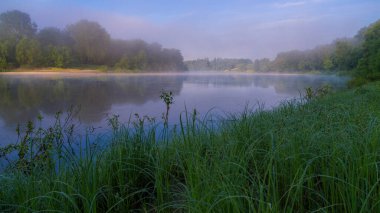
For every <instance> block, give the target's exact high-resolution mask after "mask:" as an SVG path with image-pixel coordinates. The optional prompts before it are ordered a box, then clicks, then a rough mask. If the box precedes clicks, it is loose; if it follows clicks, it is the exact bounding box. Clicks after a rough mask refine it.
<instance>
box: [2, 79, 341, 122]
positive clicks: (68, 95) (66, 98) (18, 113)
mask: <svg viewBox="0 0 380 213" xmlns="http://www.w3.org/2000/svg"><path fill="white" fill-rule="evenodd" d="M183 82H187V83H191V84H196V85H203V86H209V85H211V86H213V87H228V86H234V87H252V86H254V87H262V88H269V87H273V88H274V89H275V91H276V92H277V93H283V94H289V95H292V96H297V95H298V94H299V92H302V91H303V90H304V89H305V88H306V87H310V86H311V87H314V88H316V87H319V86H321V85H323V84H326V83H329V84H330V85H332V86H333V87H337V86H340V85H343V83H344V79H342V78H339V77H331V76H311V75H240V74H237V75H233V74H229V75H225V74H221V75H220V74H218V75H215V74H214V75H146V76H133V75H111V76H106V75H98V76H92V77H79V78H76V77H74V78H73V77H71V78H70V77H64V76H62V77H46V76H45V77H44V76H29V75H28V76H0V95H1V98H0V117H1V118H2V119H3V120H4V122H5V123H6V124H7V126H9V127H11V128H14V127H15V125H16V124H17V123H24V122H25V121H27V120H30V119H35V118H36V117H37V115H38V114H39V112H42V113H44V114H47V115H54V114H55V113H56V112H58V111H64V110H67V109H69V108H70V107H71V106H78V107H80V109H81V111H80V114H79V116H80V118H81V120H82V121H83V122H85V123H95V122H98V121H100V120H101V119H102V118H104V115H105V114H106V113H107V112H109V110H110V108H111V106H112V105H113V104H143V103H146V102H147V101H159V96H160V91H161V90H162V89H165V90H167V91H172V92H173V93H174V95H178V94H179V93H180V91H181V89H182V83H183ZM236 95H239V94H236Z"/></svg>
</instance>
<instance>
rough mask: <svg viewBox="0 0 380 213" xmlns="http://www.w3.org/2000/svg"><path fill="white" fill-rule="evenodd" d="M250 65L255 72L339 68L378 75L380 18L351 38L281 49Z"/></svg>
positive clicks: (366, 75) (366, 76) (370, 76)
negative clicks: (283, 50) (290, 49)
mask: <svg viewBox="0 0 380 213" xmlns="http://www.w3.org/2000/svg"><path fill="white" fill-rule="evenodd" d="M253 68H254V70H255V71H258V72H269V71H279V72H305V71H314V70H317V71H322V72H331V71H340V72H346V73H351V74H354V75H356V76H357V77H360V78H364V79H369V80H376V79H380V20H378V21H376V22H375V23H373V24H371V25H369V26H368V27H364V28H362V29H361V30H359V31H358V33H357V34H356V35H355V36H354V37H353V38H344V39H337V40H335V41H334V42H332V43H331V44H328V45H322V46H317V47H315V48H314V49H311V50H305V51H299V50H293V51H288V52H282V53H279V54H277V56H276V58H275V59H274V60H270V59H268V58H264V59H257V60H255V61H254V66H253Z"/></svg>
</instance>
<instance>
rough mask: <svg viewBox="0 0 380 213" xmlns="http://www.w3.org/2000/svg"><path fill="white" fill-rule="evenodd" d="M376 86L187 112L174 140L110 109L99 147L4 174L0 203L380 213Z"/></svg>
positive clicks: (4, 206)
mask: <svg viewBox="0 0 380 213" xmlns="http://www.w3.org/2000/svg"><path fill="white" fill-rule="evenodd" d="M379 91H380V83H379V82H377V83H371V84H368V85H365V86H363V87H360V88H355V89H351V90H347V91H343V92H338V93H335V94H329V95H326V96H321V95H320V94H315V93H313V94H311V95H310V96H309V97H308V101H306V100H303V102H302V104H299V103H297V102H286V103H284V104H283V105H281V106H280V107H277V108H275V109H273V110H271V111H257V112H250V111H249V110H247V111H246V112H243V113H241V114H238V115H230V116H228V117H226V118H225V119H223V120H222V121H220V122H219V123H217V124H216V123H213V122H208V123H205V122H206V121H207V119H205V120H204V121H203V122H201V121H198V120H197V119H196V116H193V115H194V114H190V113H189V114H188V116H183V117H182V125H179V126H178V127H177V131H176V132H177V133H176V134H174V135H173V136H172V137H171V139H167V137H157V136H156V135H155V131H153V130H152V131H148V130H146V129H144V128H141V124H142V123H144V122H145V123H146V122H149V120H147V119H143V118H140V119H139V120H137V121H135V122H132V123H130V126H129V127H130V128H122V127H121V125H120V124H119V123H118V121H117V119H116V118H111V119H110V126H111V127H112V129H113V130H112V131H113V136H112V138H110V140H111V145H109V146H106V147H105V148H104V149H102V150H98V151H91V152H90V151H88V152H86V154H85V155H82V157H80V156H78V155H76V154H75V155H74V154H73V153H71V152H70V151H68V150H66V151H64V150H61V151H63V152H62V153H61V154H63V156H64V157H63V158H62V160H66V162H68V163H66V164H65V166H60V167H57V164H58V162H50V163H54V165H55V166H53V167H52V168H53V169H49V167H46V166H41V165H39V166H36V167H35V168H34V169H31V170H28V171H27V172H25V171H23V172H21V171H19V170H18V172H17V170H16V172H15V171H14V170H13V172H12V171H9V172H6V173H3V174H2V175H1V176H0V211H17V212H30V211H40V210H51V211H53V210H58V211H63V212H92V211H95V210H96V211H98V212H106V211H110V212H123V211H126V210H130V211H133V210H140V211H155V212H156V211H160V212H173V211H191V212H209V211H216V212H218V211H223V212H250V211H258V212H283V211H288V212H305V211H329V212H378V211H380V205H379V200H380V186H379V183H380V177H379V175H378V174H379V172H380V171H379V167H378V162H379V158H380V157H379V156H380V155H379V154H380V153H379V150H380V121H379V119H380V105H379V103H380V92H379ZM110 131H111V130H110ZM163 135H165V132H164V133H163ZM157 138H162V139H161V140H159V141H158V140H157ZM87 142H88V144H93V143H95V142H97V141H87ZM88 147H91V146H90V145H89V146H88ZM41 168H43V169H41ZM57 168H59V169H58V171H56V170H57Z"/></svg>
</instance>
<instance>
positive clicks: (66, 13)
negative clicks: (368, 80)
mask: <svg viewBox="0 0 380 213" xmlns="http://www.w3.org/2000/svg"><path fill="white" fill-rule="evenodd" d="M13 9H17V10H21V11H23V12H26V13H28V14H30V16H31V18H32V19H33V20H34V21H35V22H36V23H37V25H38V26H39V28H43V27H47V26H57V27H60V28H62V29H63V28H64V27H65V26H66V25H68V24H72V23H75V22H76V21H78V20H80V19H88V20H93V21H97V22H99V23H100V24H101V25H102V26H103V27H104V28H105V29H106V30H107V31H108V32H109V33H110V34H111V36H112V37H114V38H121V39H135V38H141V39H144V40H146V41H148V42H158V43H161V44H162V45H163V46H164V47H169V48H178V49H180V50H181V51H182V54H183V55H184V57H185V59H193V58H203V57H210V58H213V57H235V58H236V57H239V58H240V57H243V58H251V59H255V58H262V57H269V58H273V57H275V56H276V54H277V53H278V52H281V51H287V50H293V49H301V50H303V49H308V48H312V47H314V46H316V45H320V44H326V43H330V42H332V41H333V40H334V39H336V38H341V37H351V36H354V35H355V33H356V32H357V31H358V30H359V29H360V28H362V27H364V26H367V25H368V24H370V23H372V22H374V21H376V20H378V19H380V1H379V0H267V1H265V0H208V1H206V0H162V1H159V0H1V2H0V12H4V11H7V10H13Z"/></svg>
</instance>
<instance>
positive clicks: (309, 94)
mask: <svg viewBox="0 0 380 213" xmlns="http://www.w3.org/2000/svg"><path fill="white" fill-rule="evenodd" d="M330 92H331V86H330V85H328V84H325V85H323V86H321V87H319V88H317V89H315V90H313V88H311V87H307V88H306V89H305V99H306V100H307V101H310V100H312V99H314V98H320V97H323V96H325V95H327V94H328V93H330Z"/></svg>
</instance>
